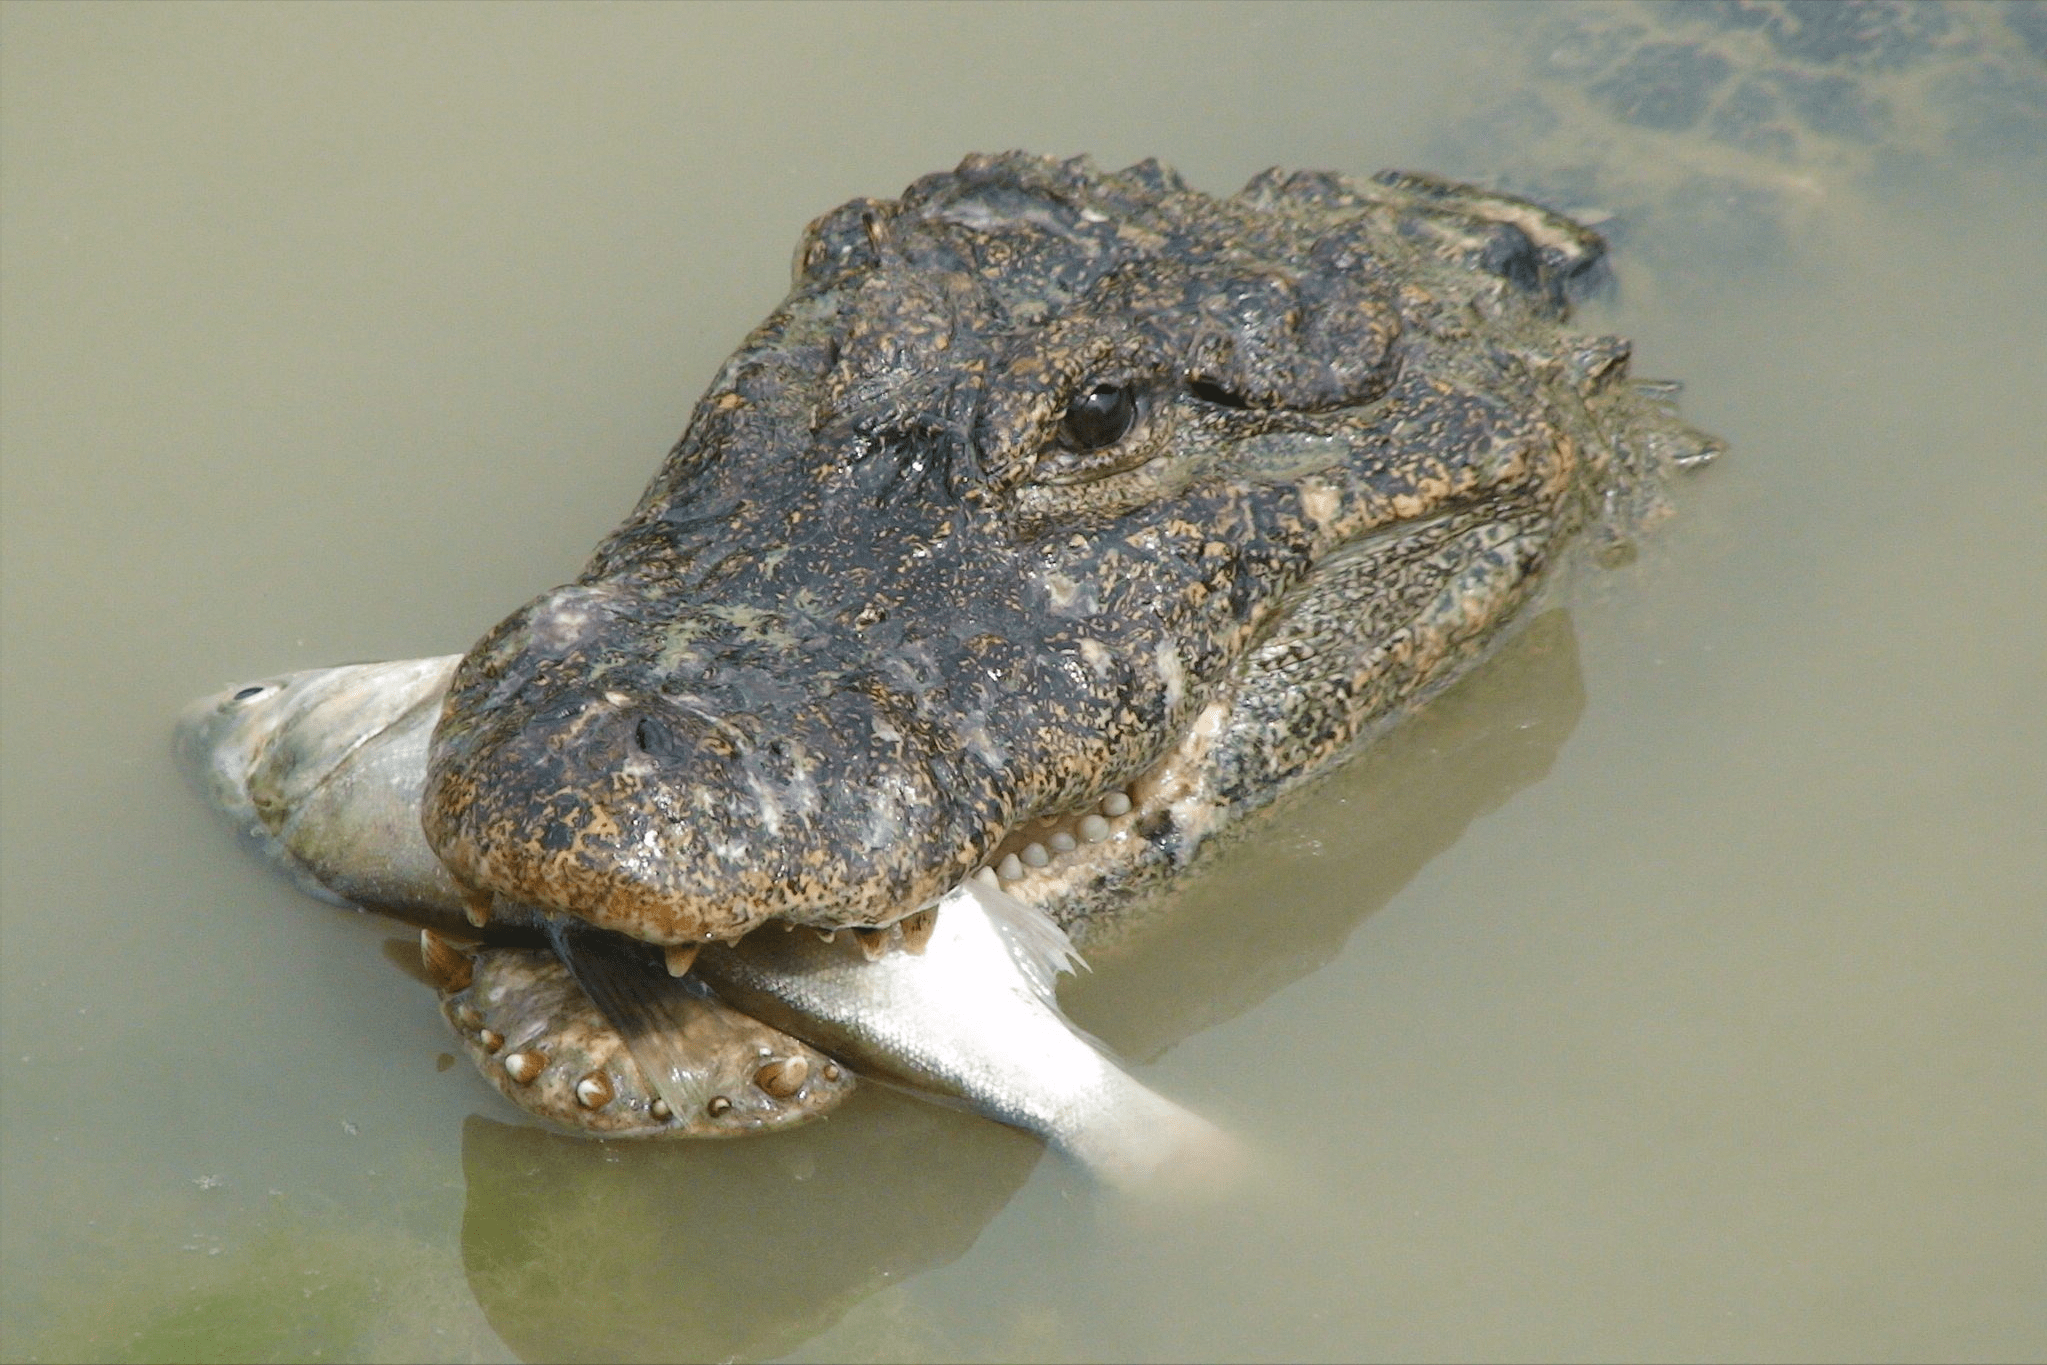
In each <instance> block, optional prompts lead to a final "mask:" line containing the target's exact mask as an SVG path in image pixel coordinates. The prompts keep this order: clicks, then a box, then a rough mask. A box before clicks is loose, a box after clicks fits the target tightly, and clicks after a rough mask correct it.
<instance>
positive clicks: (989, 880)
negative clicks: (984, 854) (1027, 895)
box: [974, 867, 1002, 886]
mask: <svg viewBox="0 0 2047 1365" xmlns="http://www.w3.org/2000/svg"><path fill="white" fill-rule="evenodd" d="M974 880H975V881H977V882H979V883H981V885H983V886H1000V885H1002V878H1001V877H1000V876H999V875H998V874H997V873H996V871H995V869H994V868H992V867H984V868H982V869H981V870H980V871H979V872H976V873H975V874H974Z"/></svg>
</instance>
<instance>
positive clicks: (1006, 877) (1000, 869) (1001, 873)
mask: <svg viewBox="0 0 2047 1365" xmlns="http://www.w3.org/2000/svg"><path fill="white" fill-rule="evenodd" d="M995 875H996V876H998V877H1000V878H1001V879H1002V880H1003V881H1006V882H1013V881H1015V880H1016V879H1017V878H1018V877H1021V876H1022V875H1023V864H1022V863H1021V862H1019V861H1017V856H1016V855H1015V854H1014V853H1005V854H1003V855H1002V861H1001V862H999V863H997V864H996V865H995Z"/></svg>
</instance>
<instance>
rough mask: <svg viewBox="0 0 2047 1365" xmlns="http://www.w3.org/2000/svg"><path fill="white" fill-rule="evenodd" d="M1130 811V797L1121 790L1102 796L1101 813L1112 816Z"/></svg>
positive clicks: (1126, 813)
mask: <svg viewBox="0 0 2047 1365" xmlns="http://www.w3.org/2000/svg"><path fill="white" fill-rule="evenodd" d="M1129 813H1130V798H1129V797H1128V796H1126V795H1124V794H1123V793H1122V792H1110V793H1109V794H1108V795H1107V796H1105V797H1103V798H1102V814H1104V815H1107V816H1110V817H1114V816H1118V815H1128V814H1129Z"/></svg>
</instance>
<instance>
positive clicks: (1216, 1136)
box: [177, 656, 1229, 1186]
mask: <svg viewBox="0 0 2047 1365" xmlns="http://www.w3.org/2000/svg"><path fill="white" fill-rule="evenodd" d="M456 662H457V660H456V658H455V657H454V656H446V657H442V658H437V659H421V660H406V661H398V662H393V663H387V664H359V665H350V666H346V667H342V668H335V669H318V670H311V671H308V672H303V673H294V674H289V675H285V676H283V677H280V678H274V679H269V680H266V681H264V682H261V683H256V684H251V685H250V686H248V687H244V688H237V689H233V690H231V691H228V692H223V693H221V694H219V695H217V696H215V697H211V698H207V699H205V700H203V701H201V702H199V703H196V704H195V705H194V706H193V707H191V708H190V709H188V711H187V712H186V713H185V716H184V717H183V718H182V719H181V721H180V724H179V730H178V746H177V747H178V750H179V753H180V756H181V758H182V760H183V761H184V763H185V765H186V767H187V769H188V770H189V771H190V772H191V773H192V775H193V776H194V778H195V780H196V781H197V783H198V785H199V786H200V787H201V788H202V790H203V791H204V793H205V794H206V795H207V796H208V798H209V799H210V800H211V801H212V803H213V804H214V805H215V806H217V807H218V808H219V809H220V810H221V811H222V812H223V813H224V814H225V815H227V817H228V818H229V820H230V821H231V822H232V823H233V824H234V826H235V828H236V830H237V832H238V833H240V834H241V835H242V836H243V837H244V838H245V840H247V841H248V842H251V843H252V844H254V845H255V846H256V847H258V848H259V849H260V850H261V851H262V853H263V854H264V855H265V856H266V857H267V858H268V859H269V860H270V861H272V862H273V863H275V864H276V865H277V866H279V867H280V868H281V869H282V870H283V871H285V872H286V873H287V874H288V875H290V876H291V877H292V878H293V880H295V881H296V882H297V883H298V884H299V885H300V886H302V887H304V888H306V889H307V890H309V891H311V892H313V893H314V894H316V895H319V896H321V897H322V898H324V899H327V900H330V901H336V902H340V903H344V904H354V905H362V906H369V907H371V908H375V909H382V910H390V911H394V912H396V913H399V914H401V915H402V916H403V917H405V918H408V919H411V920H413V921H414V922H417V923H424V924H427V925H428V926H429V927H436V926H438V927H442V928H447V927H451V926H452V927H454V928H455V930H456V932H466V921H465V920H464V919H463V907H464V896H463V892H462V890H461V888H460V887H459V886H458V885H457V884H456V882H455V881H454V879H453V878H452V877H451V876H450V875H449V874H448V872H447V870H446V869H445V868H444V867H443V866H442V865H441V864H440V863H439V861H438V860H437V859H435V858H434V857H433V854H432V852H431V850H430V849H429V848H428V847H427V844H426V840H425V837H424V835H423V834H422V833H421V831H420V825H419V811H420V793H421V791H422V789H423V787H424V783H425V778H426V764H427V750H428V746H429V743H430V741H431V739H432V734H433V726H434V722H435V719H436V718H437V717H438V715H439V712H440V703H441V698H442V697H443V695H444V694H445V692H446V689H447V684H448V679H449V677H450V676H451V675H452V673H453V669H454V665H455V663H456ZM557 946H558V947H559V948H564V949H568V950H569V951H568V956H569V959H570V962H571V965H572V966H574V967H575V968H576V973H577V977H578V979H579V980H580V981H581V982H582V984H583V986H584V987H585V988H586V989H588V990H590V992H591V994H592V995H593V996H596V997H597V998H598V1001H599V1003H600V1004H605V1005H606V1009H605V1012H606V1013H608V1014H612V1015H613V1020H612V1022H613V1024H614V1025H615V1026H616V1027H617V1028H618V1031H619V1032H620V1033H621V1034H622V1035H624V1037H625V1038H626V1039H627V1040H629V1041H630V1043H631V1045H632V1052H633V1055H634V1056H635V1057H637V1058H640V1059H641V1060H642V1064H643V1066H645V1067H646V1069H647V1070H648V1074H649V1075H650V1076H655V1077H657V1078H665V1077H667V1076H669V1075H671V1074H674V1073H676V1072H677V1071H678V1069H679V1068H678V1066H677V1065H671V1064H670V1061H671V1060H673V1059H675V1058H677V1056H678V1054H679V1053H680V1052H681V1051H682V1050H685V1049H687V1048H688V1047H690V1046H691V1045H692V1043H691V1041H690V1039H689V1038H687V1037H685V1036H684V1030H682V1029H680V1028H674V1029H669V1030H668V1033H669V1034H673V1035H674V1036H666V1035H662V1036H650V1030H651V1029H654V1028H655V1026H656V1025H658V1022H659V1020H658V1016H659V1015H660V1014H661V1013H662V1011H660V1010H634V1011H632V1013H633V1014H634V1015H635V1017H633V1018H630V1019H620V1018H618V1017H617V1015H616V1013H615V1012H614V1011H615V1010H616V1009H617V1008H618V1005H617V1003H616V1002H617V1001H618V999H619V998H620V997H621V996H633V995H638V994H643V993H644V992H643V991H640V990H636V989H625V990H619V989H616V988H617V987H626V988H632V987H634V986H635V985H636V984H637V983H634V982H632V981H631V980H630V979H629V978H628V977H627V976H626V974H625V972H624V971H623V970H621V969H620V968H619V967H618V966H617V964H615V963H614V964H612V965H611V966H609V967H605V966H604V965H603V964H602V963H600V962H596V961H593V959H594V958H595V957H597V956H598V955H595V954H587V953H578V952H576V951H574V949H573V948H572V946H571V945H569V944H565V943H560V942H558V943H557ZM622 946H623V945H622ZM633 946H637V945H633ZM1076 960H1077V959H1076V957H1075V955H1074V953H1073V949H1072V945H1071V944H1070V943H1069V942H1068V941H1067V938H1066V935H1065V933H1064V932H1063V931H1062V930H1060V929H1059V927H1058V926H1057V925H1056V924H1054V923H1053V922H1052V920H1051V919H1050V918H1049V917H1048V916H1046V915H1045V914H1044V913H1043V912H1042V911H1040V910H1038V909H1036V908H1035V907H1032V906H1029V905H1026V904H1024V903H1023V902H1020V901H1018V900H1016V899H1015V898H1013V897H1011V896H1009V895H1008V894H1006V893H1004V892H1003V891H1001V890H999V889H997V888H996V887H993V886H990V885H987V884H986V883H985V882H983V881H980V880H975V879H969V880H968V881H967V882H965V883H963V884H961V885H960V886H959V887H956V888H955V889H954V890H953V891H952V892H950V893H949V894H948V895H946V896H945V897H944V898H943V899H942V900H941V901H940V902H939V904H938V907H937V916H936V923H935V925H933V926H932V928H931V931H930V937H929V939H928V940H927V941H925V942H924V943H923V944H922V945H921V947H920V948H918V949H915V950H898V951H893V952H887V953H884V954H882V955H881V956H879V957H878V958H875V959H873V960H869V955H868V953H867V952H865V951H863V950H862V948H861V947H860V946H859V945H857V944H856V943H855V941H854V935H853V934H852V933H850V932H848V933H842V934H839V935H837V936H836V937H835V939H834V940H833V941H830V942H827V941H824V940H822V939H821V938H820V937H819V935H818V934H817V933H816V932H815V931H812V930H809V929H800V928H799V929H789V930H785V929H783V928H781V927H777V926H769V927H766V928H764V929H761V930H757V931H755V932H754V933H751V934H749V935H747V936H746V937H745V938H744V939H742V940H740V941H739V942H738V943H737V944H733V945H729V946H728V945H719V944H710V945H706V946H705V947H704V948H703V949H702V951H701V952H700V953H699V955H698V957H697V962H696V966H695V968H694V969H693V970H694V973H695V974H697V975H699V976H700V977H701V979H702V980H703V981H704V982H706V983H708V984H709V986H710V987H711V988H712V989H713V990H715V991H716V992H717V994H718V996H719V997H720V998H721V999H722V1000H723V1001H724V1003H725V1004H726V1005H729V1006H730V1007H732V1008H733V1009H736V1010H737V1011H739V1012H741V1013H743V1014H744V1015H747V1016H750V1017H751V1018H752V1019H756V1020H758V1021H760V1023H761V1024H765V1025H768V1026H771V1027H772V1028H775V1029H780V1030H782V1031H783V1032H785V1033H787V1034H789V1035H791V1036H792V1038H793V1039H800V1040H801V1041H802V1042H803V1043H807V1044H809V1045H811V1046H812V1047H815V1048H817V1049H818V1050H819V1051H820V1052H822V1053H824V1054H826V1055H827V1056H828V1057H831V1058H836V1059H837V1060H838V1061H840V1062H843V1063H845V1064H846V1065H847V1066H848V1067H850V1068H851V1069H852V1070H854V1071H856V1072H858V1073H860V1074H863V1075H868V1076H872V1077H875V1078H876V1079H881V1080H886V1081H889V1082H892V1083H894V1084H897V1085H901V1086H904V1087H907V1088H909V1089H912V1090H914V1091H917V1092H920V1093H924V1094H927V1095H930V1096H934V1097H936V1098H939V1099H942V1100H946V1101H949V1102H952V1103H955V1104H959V1105H962V1106H964V1107H966V1108H969V1109H972V1110H974V1111H975V1112H978V1113H981V1114H983V1115H986V1116H987V1117H989V1118H992V1119H995V1120H997V1121H999V1122H1002V1123H1006V1124H1010V1125H1011V1126H1014V1127H1017V1128H1022V1129H1024V1130H1026V1131H1029V1132H1032V1133H1036V1134H1038V1135H1040V1136H1041V1137H1043V1138H1045V1139H1046V1140H1047V1141H1048V1142H1050V1143H1052V1144H1053V1145H1054V1146H1057V1147H1059V1148H1060V1149H1061V1150H1063V1151H1065V1152H1067V1153H1069V1154H1070V1155H1071V1156H1073V1157H1074V1158H1075V1159H1077V1160H1078V1161H1080V1162H1081V1163H1082V1164H1083V1165H1084V1166H1086V1167H1087V1168H1089V1169H1090V1170H1091V1171H1093V1172H1094V1173H1095V1174H1096V1175H1097V1176H1099V1177H1100V1178H1102V1179H1104V1180H1105V1181H1107V1182H1109V1183H1111V1184H1116V1185H1122V1186H1142V1185H1147V1184H1150V1183H1152V1181H1153V1179H1154V1177H1156V1176H1159V1175H1161V1174H1164V1173H1167V1172H1177V1171H1180V1170H1184V1169H1187V1168H1189V1167H1190V1166H1194V1165H1198V1164H1200V1163H1201V1162H1202V1161H1203V1160H1205V1159H1206V1158H1210V1157H1216V1158H1219V1157H1221V1156H1222V1155H1223V1154H1224V1153H1226V1152H1227V1151H1228V1149H1229V1143H1228V1141H1227V1139H1225V1138H1224V1137H1223V1135H1222V1134H1221V1133H1220V1132H1219V1131H1218V1130H1217V1129H1215V1128H1214V1127H1213V1126H1212V1125H1210V1124H1209V1123H1208V1122H1207V1121H1206V1120H1204V1119H1201V1118H1200V1117H1198V1116H1197V1115H1195V1114H1193V1113H1191V1112H1189V1111H1188V1110H1186V1109H1183V1108H1182V1107H1180V1106H1179V1105H1177V1104H1174V1103H1173V1102H1172V1101H1170V1100H1168V1099H1165V1098H1164V1097H1163V1096H1160V1095H1158V1094H1156V1093H1155V1092H1153V1091H1151V1090H1150V1089H1148V1088H1146V1087H1145V1086H1144V1085H1142V1084H1141V1083H1139V1082H1138V1081H1137V1080H1135V1079H1134V1078H1132V1077H1131V1076H1130V1075H1129V1074H1128V1073H1127V1072H1126V1071H1124V1070H1123V1069H1122V1068H1121V1067H1120V1066H1119V1065H1117V1063H1116V1062H1115V1061H1114V1060H1113V1059H1112V1058H1110V1057H1109V1055H1108V1054H1107V1053H1106V1052H1105V1051H1104V1050H1103V1049H1102V1047H1101V1046H1100V1045H1099V1044H1097V1043H1096V1042H1095V1041H1094V1040H1092V1039H1090V1038H1089V1037H1087V1036H1086V1035H1085V1034H1084V1033H1081V1032H1080V1031H1079V1030H1077V1029H1075V1028H1074V1027H1073V1025H1072V1024H1071V1023H1070V1022H1068V1021H1067V1019H1066V1018H1065V1016H1064V1015H1063V1014H1061V1013H1060V1011H1059V1008H1058V1005H1057V1002H1056V1000H1055V996H1054V982H1055V980H1056V978H1057V976H1058V974H1059V973H1060V972H1062V971H1067V970H1071V968H1072V966H1073V964H1074V962H1075V961H1076ZM607 982H608V983H609V984H610V985H611V986H612V987H614V989H607ZM607 1002H611V1003H607ZM650 1019H652V1020H653V1021H654V1022H653V1023H650ZM479 1065H480V1066H483V1067H484V1069H485V1072H486V1074H487V1075H491V1074H492V1073H491V1071H490V1068H489V1066H488V1065H487V1064H486V1063H485V1062H483V1061H481V1060H480V1061H479ZM755 1065H756V1066H757V1065H758V1063H756V1064H755ZM493 1084H496V1085H498V1088H499V1089H500V1090H503V1091H504V1092H505V1093H506V1094H507V1095H508V1096H510V1097H512V1098H513V1099H514V1100H515V1101H517V1100H519V1099H520V1092H519V1091H518V1090H517V1088H516V1087H508V1086H505V1085H502V1084H499V1083H498V1081H497V1080H496V1079H495V1078H493ZM656 1088H658V1089H662V1090H663V1092H664V1093H666V1090H667V1087H666V1086H665V1085H663V1084H661V1083H660V1082H659V1080H657V1086H656ZM825 1098H826V1097H823V1096H820V1097H819V1098H818V1100H817V1101H815V1102H814V1103H815V1104H816V1107H817V1108H818V1109H819V1110H820V1111H821V1110H822V1109H823V1108H825V1107H828V1105H827V1104H825V1103H824V1102H823V1101H824V1099H825ZM529 1107H530V1106H529ZM535 1112H542V1111H541V1110H539V1109H537V1108H536V1109H535ZM543 1116H546V1114H543Z"/></svg>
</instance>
